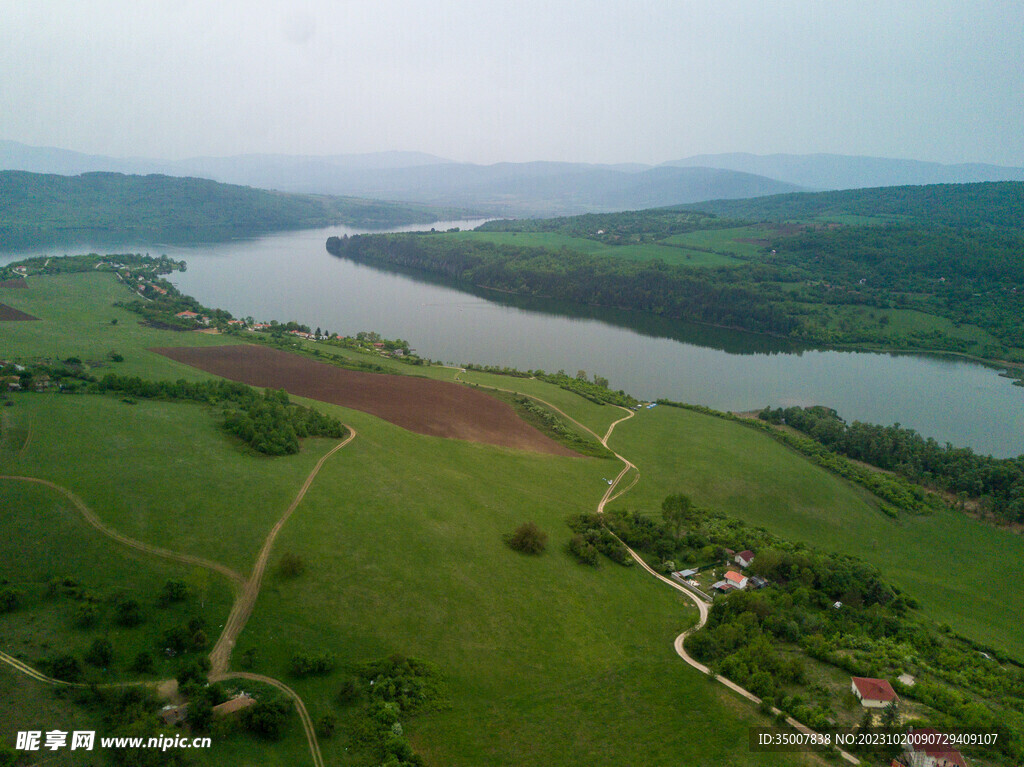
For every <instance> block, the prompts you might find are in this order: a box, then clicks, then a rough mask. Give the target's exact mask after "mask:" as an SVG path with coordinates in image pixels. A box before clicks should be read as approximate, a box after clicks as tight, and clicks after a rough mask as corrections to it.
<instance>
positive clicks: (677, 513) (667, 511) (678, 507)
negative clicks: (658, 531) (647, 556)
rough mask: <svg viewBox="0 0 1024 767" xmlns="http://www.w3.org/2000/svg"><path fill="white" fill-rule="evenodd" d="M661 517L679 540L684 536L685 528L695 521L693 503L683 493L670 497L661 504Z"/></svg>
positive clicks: (673, 535)
mask: <svg viewBox="0 0 1024 767" xmlns="http://www.w3.org/2000/svg"><path fill="white" fill-rule="evenodd" d="M661 516H662V518H663V519H664V520H665V524H666V525H668V529H669V531H670V532H671V533H672V537H673V538H675V539H676V540H678V539H679V538H682V536H683V528H684V527H685V526H686V524H687V523H688V522H690V521H691V520H692V519H693V501H691V500H690V498H689V496H686V495H683V494H682V493H676V494H675V495H670V496H668V497H667V498H665V500H664V501H662V503H661Z"/></svg>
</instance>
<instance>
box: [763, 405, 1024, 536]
mask: <svg viewBox="0 0 1024 767" xmlns="http://www.w3.org/2000/svg"><path fill="white" fill-rule="evenodd" d="M759 415H760V418H761V419H762V420H764V421H767V422H769V423H784V424H786V425H787V426H791V427H793V428H794V429H797V430H798V431H800V432H802V433H804V434H806V435H808V436H809V437H810V438H812V439H813V440H815V441H816V442H818V443H820V444H821V445H823V446H824V447H826V448H828V449H829V450H834V451H835V452H836V453H840V454H842V455H844V456H847V457H849V458H852V459H855V460H858V461H863V462H865V463H869V464H871V465H872V466H877V467H879V468H881V469H886V470H887V471H893V472H896V473H897V474H898V475H900V476H901V477H905V478H906V479H908V480H911V481H913V482H920V483H924V484H926V485H932V486H934V487H938V488H940V489H942V490H944V491H948V492H950V493H956V494H958V495H961V496H962V497H963V498H964V499H974V500H977V501H979V502H980V503H981V505H982V508H983V509H984V510H985V511H987V512H989V513H991V514H992V515H993V516H994V517H996V518H997V519H998V520H1000V521H1002V522H1009V523H1019V522H1024V455H1022V456H1018V457H1016V458H993V457H992V456H985V455H978V454H976V453H975V452H974V451H973V450H971V449H970V448H969V447H963V448H959V447H953V446H952V445H950V444H948V443H947V444H945V445H940V444H939V443H938V442H937V441H936V440H934V439H932V438H930V437H929V438H927V439H926V438H924V437H922V436H921V435H920V434H918V433H917V432H916V431H914V430H913V429H908V428H904V427H902V426H900V425H899V424H894V425H893V426H878V425H874V424H866V423H861V422H859V421H854V422H853V423H851V424H848V423H846V421H844V420H843V419H842V418H840V417H839V414H838V413H836V411H835V410H833V409H831V408H826V407H820V406H817V407H808V408H800V407H790V408H785V409H783V408H775V409H771V408H765V409H764V410H762V411H761V413H760V414H759Z"/></svg>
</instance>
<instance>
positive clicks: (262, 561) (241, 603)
mask: <svg viewBox="0 0 1024 767" xmlns="http://www.w3.org/2000/svg"><path fill="white" fill-rule="evenodd" d="M346 428H347V429H348V431H349V435H348V436H347V437H346V438H345V439H344V440H342V441H341V442H339V443H338V444H337V445H335V446H334V447H333V448H331V449H330V450H329V451H327V453H325V454H324V455H323V456H321V458H320V460H319V461H317V463H316V466H314V467H313V470H312V471H310V473H309V475H308V476H307V477H306V481H305V482H303V483H302V487H300V488H299V491H298V493H296V495H295V498H294V499H293V500H292V502H291V505H290V506H289V507H288V508H287V509H286V510H285V512H284V514H282V515H281V518H280V519H278V521H277V523H276V524H275V525H274V527H273V528H272V529H271V530H270V533H268V535H267V537H266V540H264V542H263V547H262V548H261V549H260V553H259V556H257V558H256V563H255V564H254V565H253V569H252V573H251V574H250V576H249V578H248V579H245V578H243V577H242V576H241V575H239V574H238V573H236V572H235V571H234V570H232V569H230V568H228V567H225V566H224V565H222V564H220V563H219V562H212V561H210V560H208V559H203V558H201V557H194V556H192V555H191V554H179V553H178V552H175V551H170V550H168V549H163V548H160V547H159V546H150V545H149V544H148V543H142V542H141V541H136V540H135V539H133V538H129V537H128V536H126V535H122V534H121V533H119V532H117V531H116V530H111V529H110V528H109V527H106V526H105V525H104V524H103V523H102V522H101V521H100V519H99V517H97V516H96V515H95V514H94V513H93V511H92V509H90V508H89V507H88V506H87V505H86V504H85V502H84V501H83V500H82V499H81V498H79V497H78V496H77V495H75V494H74V493H72V492H71V491H70V490H68V489H67V488H65V487H61V486H60V485H58V484H55V483H53V482H49V481H47V480H45V479H37V478H35V477H21V476H12V475H6V474H0V480H5V479H6V480H13V481H19V482H32V483H35V484H38V485H44V486H45V487H48V488H50V489H52V490H55V491H57V492H58V493H61V494H62V495H64V496H65V497H66V498H67V499H68V500H70V501H71V502H72V504H74V506H75V508H76V509H78V511H79V513H80V514H81V515H82V517H83V518H84V519H85V520H86V522H88V523H89V524H90V525H92V526H93V527H94V528H96V529H97V530H98V531H99V532H101V533H103V535H105V536H107V537H108V538H111V539H112V540H114V541H117V542H118V543H120V544H122V545H124V546H128V547H129V548H132V549H135V550H137V551H142V552H144V553H146V554H151V555H153V556H156V557H160V558H162V559H167V560H170V561H172V562H178V563H180V564H188V565H197V566H199V567H205V568H207V569H210V570H213V571H215V572H217V573H219V574H221V575H223V576H224V577H225V578H227V579H228V580H229V581H230V582H231V585H232V587H233V589H234V591H235V601H234V604H233V605H232V607H231V613H230V614H229V615H228V620H227V621H225V623H224V630H223V631H222V632H221V635H220V637H219V638H218V639H217V644H216V645H214V648H213V651H212V652H211V653H210V664H211V669H210V674H209V678H210V681H218V680H221V679H235V678H238V679H249V680H251V681H256V682H263V683H265V684H269V685H271V686H272V687H276V688H277V689H278V690H281V691H282V692H283V693H284V694H285V695H287V696H288V697H289V698H291V700H292V702H293V703H294V704H295V710H296V711H297V712H298V714H299V721H300V722H301V723H302V729H303V731H304V732H305V733H306V741H307V742H308V743H309V753H310V756H311V757H312V759H313V767H324V759H323V756H322V755H321V753H320V744H319V742H318V741H317V737H316V728H315V727H314V726H313V720H312V718H311V717H310V715H309V711H308V710H307V709H306V705H305V704H304V703H303V702H302V698H300V697H299V695H298V693H296V692H295V691H294V690H293V689H291V688H290V687H288V686H287V685H285V684H284V683H283V682H280V681H278V680H277V679H274V678H272V677H269V676H263V675H262V674H248V673H244V672H240V671H236V672H232V671H229V670H228V666H229V664H230V661H231V651H232V649H234V646H235V641H236V639H237V638H238V635H239V633H241V631H242V629H243V628H245V624H246V622H247V621H248V620H249V616H250V615H252V609H253V606H254V605H255V603H256V598H257V597H258V596H259V592H260V586H261V584H262V582H263V574H264V572H265V571H266V568H267V561H268V560H269V559H270V552H271V549H273V547H274V541H275V540H276V539H277V535H278V533H280V532H281V528H283V527H284V524H285V522H287V521H288V518H289V517H290V516H291V515H292V512H294V511H295V509H296V507H297V506H298V505H299V504H300V503H301V502H302V499H303V498H304V497H305V496H306V491H307V490H309V488H310V486H311V485H312V484H313V480H314V479H316V476H317V474H319V472H320V469H321V468H322V467H323V465H324V463H325V462H326V461H327V459H328V458H330V457H331V456H332V455H334V454H335V453H336V452H338V451H339V450H341V448H343V447H345V445H347V444H348V443H349V442H351V441H352V440H353V439H355V437H356V431H355V429H353V428H352V427H350V426H346ZM0 662H2V663H5V664H7V665H8V666H10V667H11V668H13V669H15V670H16V671H19V672H21V673H23V674H25V675H27V676H29V677H31V678H32V679H35V680H36V681H39V682H43V683H45V684H51V685H59V686H64V687H82V686H85V685H83V684H80V683H75V682H65V681H63V680H60V679H55V678H53V677H50V676H47V675H46V674H44V673H42V672H41V671H39V670H37V669H34V668H32V667H31V666H29V665H28V664H27V663H24V662H22V661H20V660H18V659H17V658H15V657H13V656H11V655H8V654H7V653H5V652H0ZM138 684H158V683H150V682H125V683H123V684H118V685H101V686H103V687H108V686H114V687H121V686H132V685H138Z"/></svg>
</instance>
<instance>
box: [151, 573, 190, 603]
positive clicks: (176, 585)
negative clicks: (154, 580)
mask: <svg viewBox="0 0 1024 767" xmlns="http://www.w3.org/2000/svg"><path fill="white" fill-rule="evenodd" d="M187 597H188V584H186V583H185V581H182V580H175V579H173V578H172V579H169V580H167V581H166V582H165V583H164V585H163V588H161V589H160V596H159V597H157V600H156V603H157V604H158V605H160V607H167V606H168V605H170V604H174V603H175V602H183V601H184V600H185V599H186V598H187Z"/></svg>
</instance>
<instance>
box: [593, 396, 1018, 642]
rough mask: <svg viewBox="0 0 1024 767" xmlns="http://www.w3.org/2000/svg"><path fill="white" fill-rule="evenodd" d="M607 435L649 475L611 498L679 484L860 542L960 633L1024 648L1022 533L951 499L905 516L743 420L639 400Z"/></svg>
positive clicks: (735, 507) (792, 524)
mask: <svg viewBox="0 0 1024 767" xmlns="http://www.w3.org/2000/svg"><path fill="white" fill-rule="evenodd" d="M610 444H611V446H612V447H613V448H614V449H615V450H617V451H619V452H620V453H622V454H623V455H625V456H627V457H629V458H630V460H632V461H633V462H634V463H636V465H637V466H638V467H639V469H640V473H641V480H640V483H639V484H638V485H637V486H636V488H634V490H633V491H632V492H630V493H629V494H628V495H626V496H625V497H623V498H622V499H621V500H620V501H617V502H616V504H615V505H614V507H615V508H630V509H638V510H648V511H652V512H654V511H657V510H658V509H659V508H660V503H661V500H662V498H664V497H665V496H666V495H667V494H669V493H673V492H683V493H687V494H688V495H690V496H692V497H693V498H694V499H695V500H696V502H697V503H699V504H701V505H704V506H706V507H707V508H709V509H712V510H715V511H720V512H724V513H726V514H728V515H730V516H735V517H737V518H739V519H742V520H744V521H745V522H747V523H748V524H752V525H760V526H763V527H765V528H767V529H769V530H771V531H772V532H774V533H777V534H779V535H781V536H784V537H786V538H790V539H792V540H799V541H806V542H808V543H813V544H814V545H816V546H820V547H822V548H824V549H826V550H831V551H836V552H839V553H844V554H853V555H855V556H857V557H860V558H861V559H864V560H866V561H868V562H871V563H872V564H874V565H875V566H877V567H878V568H879V570H881V571H882V573H883V574H884V575H885V577H886V578H887V579H888V580H890V581H891V582H892V583H893V584H895V585H897V586H899V587H900V588H901V589H903V590H905V591H906V592H907V593H908V594H910V595H911V596H913V597H915V598H917V599H918V600H919V601H920V603H921V605H922V609H923V611H924V613H925V615H927V616H929V617H931V618H932V619H933V620H936V621H939V622H945V623H948V624H949V625H950V626H951V627H952V628H953V629H954V630H955V631H956V632H957V633H960V634H963V635H964V636H967V637H970V638H973V639H976V640H978V641H982V642H986V643H989V644H991V645H994V646H996V647H1001V648H1004V649H1006V650H1009V651H1011V652H1013V653H1014V654H1016V655H1018V656H1021V655H1024V635H1022V634H1021V632H1020V630H1019V620H1018V615H1019V613H1020V611H1021V610H1022V609H1024V596H1022V592H1021V591H1020V590H1019V589H1002V588H999V587H998V586H997V584H999V583H1002V582H1011V583H1013V582H1017V581H1018V580H1020V579H1021V578H1024V539H1022V538H1021V536H1019V535H1016V534H1014V533H1012V532H1007V531H1002V530H998V529H996V528H993V527H991V526H989V525H984V524H981V523H980V522H975V521H974V520H972V519H970V518H968V517H965V516H963V515H961V514H958V513H955V512H952V511H944V512H942V513H936V514H934V515H932V516H922V517H907V516H902V517H901V518H900V519H899V520H898V521H896V520H892V519H890V518H889V517H886V516H885V515H883V514H882V513H880V512H879V511H878V510H877V509H876V508H875V507H874V506H873V505H872V503H871V502H870V500H869V499H870V497H869V496H867V495H866V494H865V493H864V492H862V491H861V490H859V489H858V488H855V487H853V486H852V485H849V484H848V483H846V482H844V481H842V480H840V479H838V478H836V477H835V476H833V475H831V474H829V473H828V472H826V471H824V470H823V469H820V468H818V467H816V466H814V465H812V464H811V463H810V462H808V461H806V460H804V459H803V458H802V457H801V456H799V455H797V454H796V453H794V452H793V451H791V450H789V449H788V448H786V447H784V446H782V445H780V444H778V443H777V442H775V441H774V440H772V439H770V438H769V437H767V436H765V435H763V434H761V433H759V432H756V431H754V430H753V429H750V428H748V427H745V426H743V425H742V424H738V423H734V422H730V421H726V420H724V419H721V418H715V417H713V416H707V415H703V414H700V413H695V412H692V411H688V410H682V409H679V408H671V407H657V408H655V409H653V410H642V411H640V413H638V414H637V416H636V418H634V419H632V420H630V421H627V422H626V423H624V424H621V425H620V426H619V427H618V428H617V430H616V432H615V435H614V436H613V438H612V440H611V442H610Z"/></svg>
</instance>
